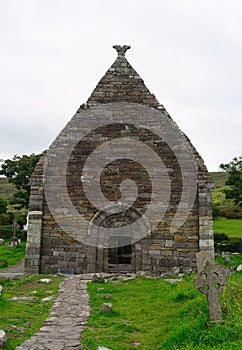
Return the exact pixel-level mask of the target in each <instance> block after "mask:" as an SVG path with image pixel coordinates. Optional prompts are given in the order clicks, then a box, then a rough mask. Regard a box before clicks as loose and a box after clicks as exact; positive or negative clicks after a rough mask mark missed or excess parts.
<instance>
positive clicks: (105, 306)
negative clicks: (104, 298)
mask: <svg viewBox="0 0 242 350" xmlns="http://www.w3.org/2000/svg"><path fill="white" fill-rule="evenodd" d="M100 312H101V313H102V312H108V313H110V314H111V313H112V312H113V305H112V304H111V303H103V304H102V306H101V309H100Z"/></svg>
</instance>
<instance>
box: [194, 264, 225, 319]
mask: <svg viewBox="0 0 242 350" xmlns="http://www.w3.org/2000/svg"><path fill="white" fill-rule="evenodd" d="M226 284H228V279H227V275H226V274H225V271H224V270H222V269H221V268H220V267H219V266H216V265H214V264H212V263H211V262H210V261H208V260H207V261H206V262H205V264H204V267H203V269H202V270H201V271H200V272H199V273H198V275H197V277H195V279H194V285H195V287H196V288H198V289H199V290H200V292H201V293H203V294H205V295H206V296H207V302H208V310H209V316H210V320H211V321H212V322H221V321H222V310H221V305H220V300H219V293H220V292H221V291H222V289H223V287H224V286H225V285H226Z"/></svg>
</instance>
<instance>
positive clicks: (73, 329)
mask: <svg viewBox="0 0 242 350" xmlns="http://www.w3.org/2000/svg"><path fill="white" fill-rule="evenodd" d="M90 278H91V277H90V276H89V275H75V276H68V277H66V278H65V280H64V281H63V282H62V283H61V284H60V288H59V295H58V297H57V299H56V300H55V302H54V304H53V306H52V309H51V312H50V316H49V317H48V318H47V319H46V320H45V322H44V325H43V327H42V328H40V330H39V331H38V332H37V333H36V334H34V335H33V336H32V337H31V338H30V339H29V340H26V341H25V342H24V343H23V344H22V345H21V346H17V347H16V349H15V350H63V349H64V350H69V349H82V345H81V344H80V335H81V332H82V331H83V329H84V326H85V324H86V321H87V320H88V318H89V316H90V312H91V308H90V306H89V296H88V293H87V282H88V279H90Z"/></svg>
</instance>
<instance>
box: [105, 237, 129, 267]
mask: <svg viewBox="0 0 242 350" xmlns="http://www.w3.org/2000/svg"><path fill="white" fill-rule="evenodd" d="M110 245H111V246H114V245H115V247H114V248H109V249H108V271H109V272H124V273H126V272H131V260H132V245H131V239H130V237H125V236H119V237H110Z"/></svg>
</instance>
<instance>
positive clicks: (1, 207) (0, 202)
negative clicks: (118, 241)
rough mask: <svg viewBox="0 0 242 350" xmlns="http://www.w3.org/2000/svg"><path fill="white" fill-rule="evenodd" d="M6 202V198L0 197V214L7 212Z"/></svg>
mask: <svg viewBox="0 0 242 350" xmlns="http://www.w3.org/2000/svg"><path fill="white" fill-rule="evenodd" d="M7 207H8V202H7V201H6V199H3V198H1V197H0V214H5V213H6V212H7Z"/></svg>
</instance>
